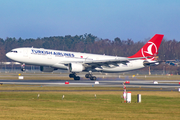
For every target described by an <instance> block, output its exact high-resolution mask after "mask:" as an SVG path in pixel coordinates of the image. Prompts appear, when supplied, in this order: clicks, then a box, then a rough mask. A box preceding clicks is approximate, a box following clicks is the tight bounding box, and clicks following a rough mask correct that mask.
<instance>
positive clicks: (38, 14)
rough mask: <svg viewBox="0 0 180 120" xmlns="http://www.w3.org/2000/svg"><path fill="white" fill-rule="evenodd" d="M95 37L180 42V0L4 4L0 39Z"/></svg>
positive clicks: (0, 2) (21, 0) (5, 0)
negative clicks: (157, 37)
mask: <svg viewBox="0 0 180 120" xmlns="http://www.w3.org/2000/svg"><path fill="white" fill-rule="evenodd" d="M85 33H88V34H89V33H90V34H93V35H95V36H97V37H99V38H102V39H110V40H114V38H116V37H119V38H120V39H122V40H126V39H128V38H130V39H132V40H134V41H139V40H145V39H147V38H150V37H152V36H153V35H154V34H156V33H158V34H164V35H165V36H164V38H165V39H167V40H170V39H176V40H178V41H180V0H0V38H3V39H5V38H6V37H15V38H19V37H21V38H24V39H25V38H38V37H40V38H42V37H49V36H65V35H72V36H74V35H83V34H85Z"/></svg>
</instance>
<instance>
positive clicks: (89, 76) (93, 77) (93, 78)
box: [69, 73, 96, 80]
mask: <svg viewBox="0 0 180 120" xmlns="http://www.w3.org/2000/svg"><path fill="white" fill-rule="evenodd" d="M69 77H70V78H74V80H80V77H79V76H77V75H76V73H71V74H69ZM85 77H86V78H89V79H90V80H96V76H92V74H91V73H88V74H86V75H85Z"/></svg>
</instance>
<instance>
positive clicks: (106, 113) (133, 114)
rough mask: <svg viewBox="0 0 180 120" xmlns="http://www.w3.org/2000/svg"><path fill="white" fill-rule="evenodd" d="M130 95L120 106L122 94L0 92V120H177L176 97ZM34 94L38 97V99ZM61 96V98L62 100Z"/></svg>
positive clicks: (172, 94)
mask: <svg viewBox="0 0 180 120" xmlns="http://www.w3.org/2000/svg"><path fill="white" fill-rule="evenodd" d="M66 89H67V88H66ZM71 89H72V88H71ZM79 89H81V88H79ZM131 93H132V103H123V100H122V98H121V95H122V91H102V92H99V91H92V92H84V91H81V92H40V93H39V92H0V111H1V112H0V119H3V120H14V119H15V120H36V119H37V120H60V119H62V120H92V119H93V120H119V119H124V120H125V119H133V120H134V119H137V120H144V119H149V120H150V119H154V120H159V119H163V120H169V119H171V120H173V119H174V120H179V119H180V93H178V92H146V91H139V92H138V91H135V92H134V91H132V92H131ZM37 94H40V97H39V98H37ZM95 94H96V96H97V97H96V98H95V97H94V95H95ZM137 94H141V95H142V103H136V100H137V98H136V96H137ZM62 95H65V98H64V99H63V100H62Z"/></svg>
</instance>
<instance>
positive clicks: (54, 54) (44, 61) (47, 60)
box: [6, 48, 145, 72]
mask: <svg viewBox="0 0 180 120" xmlns="http://www.w3.org/2000/svg"><path fill="white" fill-rule="evenodd" d="M6 56H7V57H8V58H10V59H12V60H14V61H17V62H20V63H25V64H30V65H38V66H50V67H54V68H58V69H66V70H67V69H68V67H67V65H66V64H68V63H72V62H82V63H83V62H85V61H94V60H109V59H112V60H114V59H125V58H126V57H117V56H107V55H98V54H87V53H79V52H70V51H59V50H51V49H41V48H17V49H13V50H12V51H11V52H8V53H7V54H6ZM143 62H144V60H141V59H139V60H132V61H129V63H127V64H122V63H119V64H118V66H117V65H116V66H113V65H112V66H111V65H109V66H101V67H97V68H95V70H96V71H101V72H123V71H130V70H135V69H140V68H143V67H145V66H144V65H143Z"/></svg>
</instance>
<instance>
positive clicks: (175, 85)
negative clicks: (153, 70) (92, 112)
mask: <svg viewBox="0 0 180 120" xmlns="http://www.w3.org/2000/svg"><path fill="white" fill-rule="evenodd" d="M125 82H126V81H125V80H109V79H108V80H98V81H91V80H79V81H75V80H69V81H67V80H0V84H13V85H43V86H61V87H123V83H125ZM179 83H180V80H160V81H153V80H131V81H130V80H129V83H125V85H126V87H127V88H161V89H166V90H174V89H176V90H177V89H179V88H180V84H179Z"/></svg>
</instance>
